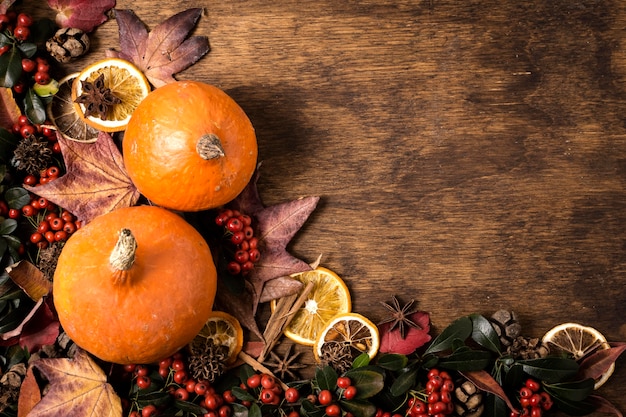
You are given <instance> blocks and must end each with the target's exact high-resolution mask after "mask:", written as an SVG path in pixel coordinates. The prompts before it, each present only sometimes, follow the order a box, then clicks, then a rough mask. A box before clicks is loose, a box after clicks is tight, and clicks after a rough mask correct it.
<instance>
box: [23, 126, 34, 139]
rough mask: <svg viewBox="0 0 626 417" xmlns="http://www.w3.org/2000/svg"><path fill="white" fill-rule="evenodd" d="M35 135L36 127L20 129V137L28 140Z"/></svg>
mask: <svg viewBox="0 0 626 417" xmlns="http://www.w3.org/2000/svg"><path fill="white" fill-rule="evenodd" d="M34 134H35V126H33V125H24V126H22V127H21V128H20V135H22V137H23V138H28V137H30V136H32V135H34Z"/></svg>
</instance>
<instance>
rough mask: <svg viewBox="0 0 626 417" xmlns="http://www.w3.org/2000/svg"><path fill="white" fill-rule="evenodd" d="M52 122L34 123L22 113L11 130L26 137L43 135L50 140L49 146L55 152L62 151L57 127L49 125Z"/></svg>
mask: <svg viewBox="0 0 626 417" xmlns="http://www.w3.org/2000/svg"><path fill="white" fill-rule="evenodd" d="M49 126H50V124H47V123H46V124H43V125H40V124H33V123H31V121H30V120H29V119H28V117H27V116H25V115H21V116H20V117H19V118H18V119H17V122H16V123H14V124H13V126H12V127H11V131H12V132H13V133H14V134H15V135H19V136H21V137H22V138H24V139H26V138H28V137H31V136H38V137H39V136H41V137H44V138H46V139H47V140H48V147H49V148H50V150H51V151H52V152H53V153H55V154H60V153H61V147H60V145H59V142H58V140H57V132H56V130H55V129H53V128H50V127H49Z"/></svg>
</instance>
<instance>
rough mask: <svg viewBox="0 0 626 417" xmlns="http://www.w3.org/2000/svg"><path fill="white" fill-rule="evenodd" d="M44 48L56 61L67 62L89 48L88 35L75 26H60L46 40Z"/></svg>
mask: <svg viewBox="0 0 626 417" xmlns="http://www.w3.org/2000/svg"><path fill="white" fill-rule="evenodd" d="M46 49H47V51H48V53H50V56H52V58H54V59H56V60H57V61H58V62H63V63H64V62H69V61H71V60H72V59H73V58H77V57H79V56H81V55H84V54H85V53H86V52H87V51H88V50H89V36H87V34H86V33H85V32H83V31H82V30H80V29H76V28H62V29H59V30H57V32H56V33H55V34H54V36H53V37H52V38H50V39H48V41H47V42H46Z"/></svg>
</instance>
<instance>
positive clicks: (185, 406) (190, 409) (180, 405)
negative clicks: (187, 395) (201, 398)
mask: <svg viewBox="0 0 626 417" xmlns="http://www.w3.org/2000/svg"><path fill="white" fill-rule="evenodd" d="M174 404H175V406H176V408H177V409H179V410H183V411H185V412H187V413H192V414H195V415H199V416H201V415H204V414H205V413H208V412H209V410H207V409H206V408H203V407H200V406H199V405H198V404H195V403H192V402H191V401H180V400H176V401H175V402H174Z"/></svg>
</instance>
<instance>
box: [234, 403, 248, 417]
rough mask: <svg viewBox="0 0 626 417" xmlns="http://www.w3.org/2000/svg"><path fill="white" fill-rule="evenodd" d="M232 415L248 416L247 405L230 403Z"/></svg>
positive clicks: (236, 416)
mask: <svg viewBox="0 0 626 417" xmlns="http://www.w3.org/2000/svg"><path fill="white" fill-rule="evenodd" d="M231 407H233V417H248V407H246V406H245V405H243V404H239V403H232V404H231Z"/></svg>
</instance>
